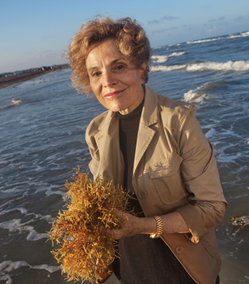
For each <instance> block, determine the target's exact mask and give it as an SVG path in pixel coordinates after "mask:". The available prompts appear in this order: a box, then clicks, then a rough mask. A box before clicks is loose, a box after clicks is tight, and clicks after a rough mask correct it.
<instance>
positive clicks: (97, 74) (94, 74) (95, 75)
mask: <svg viewBox="0 0 249 284" xmlns="http://www.w3.org/2000/svg"><path fill="white" fill-rule="evenodd" d="M100 74H101V72H94V73H93V74H92V76H93V77H98V76H99V75H100Z"/></svg>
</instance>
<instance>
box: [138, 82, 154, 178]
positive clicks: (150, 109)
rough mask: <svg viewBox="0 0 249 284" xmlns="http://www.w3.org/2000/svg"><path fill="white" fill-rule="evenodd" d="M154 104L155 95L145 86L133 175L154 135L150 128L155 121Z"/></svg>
mask: <svg viewBox="0 0 249 284" xmlns="http://www.w3.org/2000/svg"><path fill="white" fill-rule="evenodd" d="M156 106H157V96H156V95H155V93H154V92H153V91H152V90H151V89H150V88H149V87H147V86H145V100H144V106H143V110H142V114H141V119H140V124H139V129H138V135H137V144H136V151H135V158H134V167H133V175H134V174H135V172H136V169H137V167H138V164H139V162H140V161H141V159H142V157H143V155H144V153H145V152H146V150H147V148H148V147H149V145H150V142H151V140H152V138H153V137H154V135H155V131H154V130H153V129H152V128H151V125H153V124H155V123H157V107H156Z"/></svg>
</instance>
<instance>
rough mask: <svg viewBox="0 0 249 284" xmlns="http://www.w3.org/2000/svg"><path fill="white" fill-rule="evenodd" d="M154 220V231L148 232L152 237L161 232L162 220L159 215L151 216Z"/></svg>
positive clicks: (156, 236) (157, 236)
mask: <svg viewBox="0 0 249 284" xmlns="http://www.w3.org/2000/svg"><path fill="white" fill-rule="evenodd" d="M153 218H155V220H156V233H155V234H150V237H151V238H152V239H155V238H159V237H160V236H161V235H162V233H163V222H162V219H161V217H160V216H153Z"/></svg>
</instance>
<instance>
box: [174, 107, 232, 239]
mask: <svg viewBox="0 0 249 284" xmlns="http://www.w3.org/2000/svg"><path fill="white" fill-rule="evenodd" d="M195 110H196V108H195V107H194V106H192V107H191V108H190V109H189V111H188V114H187V115H186V116H184V118H182V119H181V120H180V125H179V130H180V131H179V137H178V141H179V148H180V149H179V150H180V155H181V157H182V159H183V161H182V164H181V174H182V178H183V182H184V184H185V188H186V190H187V191H188V192H189V197H188V199H189V203H188V204H187V205H185V206H182V207H179V208H177V209H176V211H177V212H178V213H180V214H181V216H182V217H183V219H184V220H185V222H186V224H187V225H188V227H189V230H190V232H191V235H190V239H191V241H192V242H199V239H200V238H201V237H202V236H203V235H205V233H207V232H208V231H210V230H212V229H213V228H214V227H216V226H217V225H218V224H219V223H220V222H221V221H222V220H223V217H224V213H225V211H226V208H227V203H226V200H225V198H224V195H223V191H222V187H221V183H220V178H219V173H218V169H217V164H216V160H215V157H214V148H213V146H212V145H211V143H210V141H209V140H208V139H207V138H206V137H205V135H204V134H203V132H202V130H201V127H200V125H199V123H198V121H197V120H196V118H195Z"/></svg>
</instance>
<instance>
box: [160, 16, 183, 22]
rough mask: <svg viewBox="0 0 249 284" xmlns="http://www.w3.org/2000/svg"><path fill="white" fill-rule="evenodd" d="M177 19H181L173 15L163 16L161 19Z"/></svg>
mask: <svg viewBox="0 0 249 284" xmlns="http://www.w3.org/2000/svg"><path fill="white" fill-rule="evenodd" d="M177 19H180V18H178V17H171V16H163V17H162V19H161V20H162V21H163V20H166V21H171V20H177Z"/></svg>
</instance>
